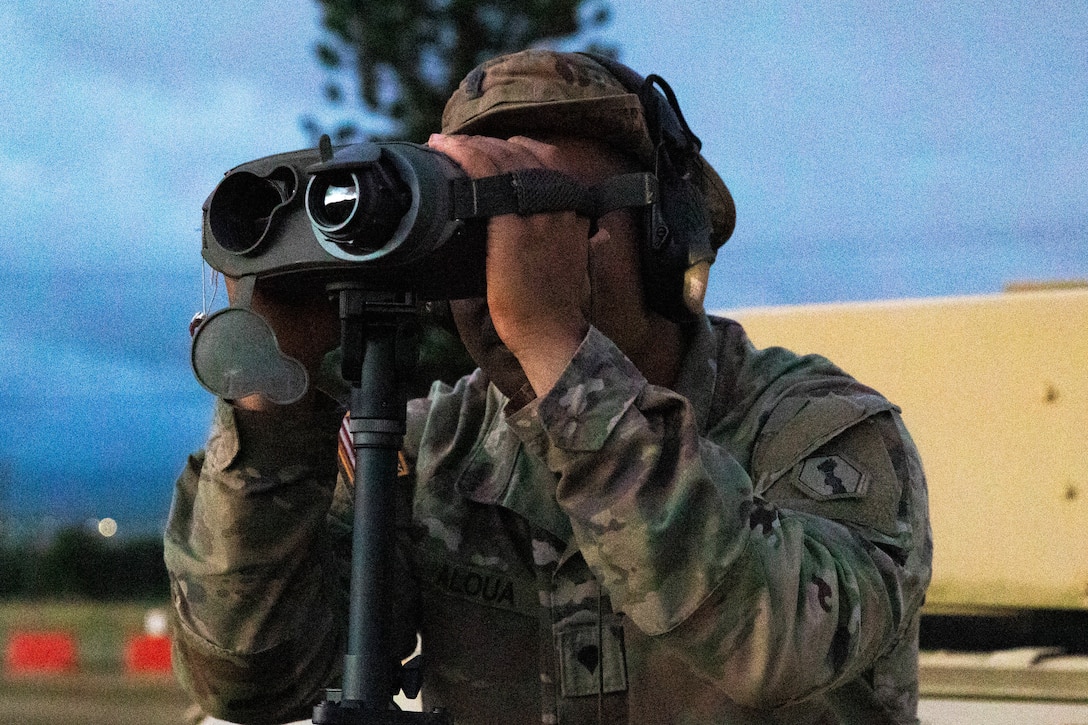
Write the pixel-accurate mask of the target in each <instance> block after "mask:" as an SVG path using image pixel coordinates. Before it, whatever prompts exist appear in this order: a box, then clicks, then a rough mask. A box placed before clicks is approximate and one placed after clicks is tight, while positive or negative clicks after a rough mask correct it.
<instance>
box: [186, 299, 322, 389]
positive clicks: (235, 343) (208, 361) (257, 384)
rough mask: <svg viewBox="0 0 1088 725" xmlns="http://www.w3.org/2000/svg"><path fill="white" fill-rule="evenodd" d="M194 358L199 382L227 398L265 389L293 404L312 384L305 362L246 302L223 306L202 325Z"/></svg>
mask: <svg viewBox="0 0 1088 725" xmlns="http://www.w3.org/2000/svg"><path fill="white" fill-rule="evenodd" d="M191 360H192V366H193V373H194V374H195V375H196V379H197V380H198V381H199V382H200V384H201V385H203V386H204V387H205V388H207V389H208V390H209V391H211V392H212V393H214V394H216V395H218V396H219V397H220V398H223V399H225V400H237V399H239V398H244V397H246V396H248V395H253V394H254V393H260V394H261V395H262V396H264V397H265V398H267V399H268V400H269V401H270V402H272V403H276V404H278V405H288V404H290V403H294V402H296V401H298V400H300V399H301V398H302V396H303V395H305V394H306V389H307V387H308V386H309V376H308V375H307V374H306V368H305V367H303V365H302V363H300V362H299V361H298V360H295V359H294V358H293V357H289V356H287V355H284V354H283V352H282V351H281V350H280V348H279V345H278V344H277V343H276V334H275V333H274V332H273V331H272V328H271V327H270V326H269V324H268V323H267V322H266V321H265V320H264V318H263V317H261V316H260V315H258V314H257V313H256V312H253V311H251V310H247V309H244V308H241V307H227V308H226V309H222V310H219V311H218V312H216V313H214V314H212V315H211V316H209V317H208V319H206V320H205V321H204V322H203V323H202V324H201V325H200V327H199V328H197V330H196V334H195V335H194V336H193V342H192V351H191Z"/></svg>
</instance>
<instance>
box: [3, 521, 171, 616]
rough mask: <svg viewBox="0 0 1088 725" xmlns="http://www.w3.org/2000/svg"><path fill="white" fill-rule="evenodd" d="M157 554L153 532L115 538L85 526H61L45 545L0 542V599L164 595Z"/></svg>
mask: <svg viewBox="0 0 1088 725" xmlns="http://www.w3.org/2000/svg"><path fill="white" fill-rule="evenodd" d="M162 556H163V549H162V541H161V540H160V539H159V538H158V537H155V538H150V537H148V538H137V539H128V540H125V541H115V540H110V539H104V538H103V537H102V536H100V535H99V534H98V533H97V532H93V531H91V530H90V529H87V528H85V527H71V528H65V529H61V530H60V531H59V532H57V534H56V535H55V536H54V537H53V539H52V541H51V542H50V543H49V544H48V545H46V546H45V547H42V546H39V545H35V544H33V543H22V544H16V543H9V544H7V545H6V546H3V547H2V548H0V599H16V598H19V599H23V598H48V599H87V600H93V601H109V602H116V601H133V600H154V599H160V600H161V599H166V598H167V597H168V596H169V588H170V584H169V578H168V575H167V573H166V565H165V564H164V563H163V558H162Z"/></svg>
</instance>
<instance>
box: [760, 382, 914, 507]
mask: <svg viewBox="0 0 1088 725" xmlns="http://www.w3.org/2000/svg"><path fill="white" fill-rule="evenodd" d="M887 410H897V408H896V407H895V406H894V405H893V404H892V403H890V402H888V401H887V400H886V399H884V398H882V397H880V396H878V395H857V396H845V395H837V394H835V393H832V394H830V395H826V396H823V397H820V398H787V399H785V400H783V401H781V402H780V403H779V404H778V405H777V406H776V407H775V410H774V412H772V413H771V415H770V417H769V418H768V420H767V423H766V424H765V426H764V429H763V431H761V432H760V436H759V439H758V440H757V442H756V445H755V450H754V451H753V454H752V468H753V473H754V474H755V475H756V479H757V480H756V493H760V492H761V491H763V490H765V489H766V488H768V487H770V486H771V485H772V484H773V483H774V482H775V481H777V480H778V479H779V478H781V477H782V476H783V475H784V474H785V473H786V472H787V471H789V470H790V469H792V468H793V467H794V466H796V465H797V464H798V463H799V462H800V461H802V460H803V459H804V458H806V457H807V456H810V455H812V454H813V453H814V452H815V451H816V450H817V449H818V448H820V446H822V445H824V444H825V443H827V442H828V441H829V440H831V439H832V438H834V437H835V436H837V435H839V434H840V433H842V432H843V431H845V430H846V429H848V428H850V427H851V426H854V425H856V424H858V423H860V422H861V421H863V420H865V419H866V418H868V417H870V416H872V415H875V414H877V413H881V412H884V411H887ZM821 463H822V462H817V463H816V465H817V466H818V465H820V464H821ZM808 476H809V477H810V478H812V477H814V476H815V474H811V473H810V474H808ZM818 490H819V489H818Z"/></svg>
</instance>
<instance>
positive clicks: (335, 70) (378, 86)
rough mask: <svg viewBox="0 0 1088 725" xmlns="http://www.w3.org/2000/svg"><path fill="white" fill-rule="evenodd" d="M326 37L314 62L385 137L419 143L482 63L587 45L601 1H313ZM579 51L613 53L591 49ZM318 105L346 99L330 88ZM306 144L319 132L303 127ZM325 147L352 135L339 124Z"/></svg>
mask: <svg viewBox="0 0 1088 725" xmlns="http://www.w3.org/2000/svg"><path fill="white" fill-rule="evenodd" d="M318 2H319V3H320V4H321V5H322V7H323V9H324V25H325V28H326V29H327V30H328V32H329V35H330V37H329V38H327V39H326V40H324V41H322V42H320V43H319V44H318V46H317V57H318V60H319V61H320V62H321V64H322V65H324V66H325V67H326V68H328V69H329V71H330V72H331V73H332V74H333V75H334V76H335V75H348V76H351V75H352V74H354V79H355V81H356V84H357V89H358V91H357V92H358V96H359V99H360V101H361V103H362V105H363V108H364V109H365V110H366V111H368V112H369V113H370V114H375V115H377V116H379V117H381V118H383V119H385V120H386V121H387V122H388V123H389V125H390V129H389V130H390V131H391V133H387V134H381V135H383V136H385V137H387V138H389V137H393V138H398V139H403V140H407V141H415V142H417V143H422V142H423V141H425V140H426V139H427V136H428V135H429V134H430V133H432V132H434V131H436V130H437V129H438V128H439V126H440V122H441V118H442V108H443V107H444V106H445V103H446V99H447V98H449V96H450V94H451V93H452V92H453V90H454V89H455V88H456V86H457V83H458V82H459V81H460V79H461V78H463V77H464V76H465V75H466V74H467V73H468V72H469V71H470V70H472V69H473V68H474V67H476V66H477V65H478V64H479V63H481V62H482V61H485V60H487V59H488V58H492V57H494V56H496V55H500V54H502V53H507V52H512V51H516V50H522V49H524V48H527V47H530V46H532V45H542V44H547V45H552V46H555V45H559V44H565V45H570V44H573V43H575V42H577V41H578V40H579V39H585V40H587V41H588V33H589V32H591V31H594V30H598V29H600V28H602V27H603V26H605V25H606V24H607V23H608V21H609V19H610V10H609V8H608V6H607V4H606V3H605V0H318ZM584 47H585V48H586V49H590V50H596V51H599V52H605V53H609V54H613V53H614V51H613V50H612V49H611V48H609V47H606V46H602V45H600V44H597V43H593V42H592V41H588V42H586V43H585V44H584ZM325 96H326V98H327V99H328V100H329V101H330V102H331V103H333V104H342V103H343V102H344V100H345V96H346V94H345V92H344V86H343V84H342V83H341V82H340V81H338V80H335V79H333V80H330V82H329V83H328V85H327V86H326V88H325ZM303 126H304V127H305V128H306V129H307V130H308V131H309V132H310V134H311V135H314V136H315V141H316V135H319V133H320V131H319V127H318V124H317V123H316V122H315V121H314V120H313V119H312V118H308V119H304V120H303ZM331 135H333V136H334V140H336V141H338V142H341V143H343V142H348V141H351V140H355V138H356V137H357V136H358V135H359V129H358V127H357V126H356V125H355V124H354V123H351V122H347V123H344V124H342V125H341V126H340V128H338V129H337V130H336V131H335V133H333V134H331Z"/></svg>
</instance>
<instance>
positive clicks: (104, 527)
mask: <svg viewBox="0 0 1088 725" xmlns="http://www.w3.org/2000/svg"><path fill="white" fill-rule="evenodd" d="M98 533H100V534H102V535H103V536H105V537H106V538H107V539H108V538H110V537H111V536H113V535H114V534H116V533H117V522H116V521H114V520H113V519H111V518H105V519H99V520H98Z"/></svg>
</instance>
